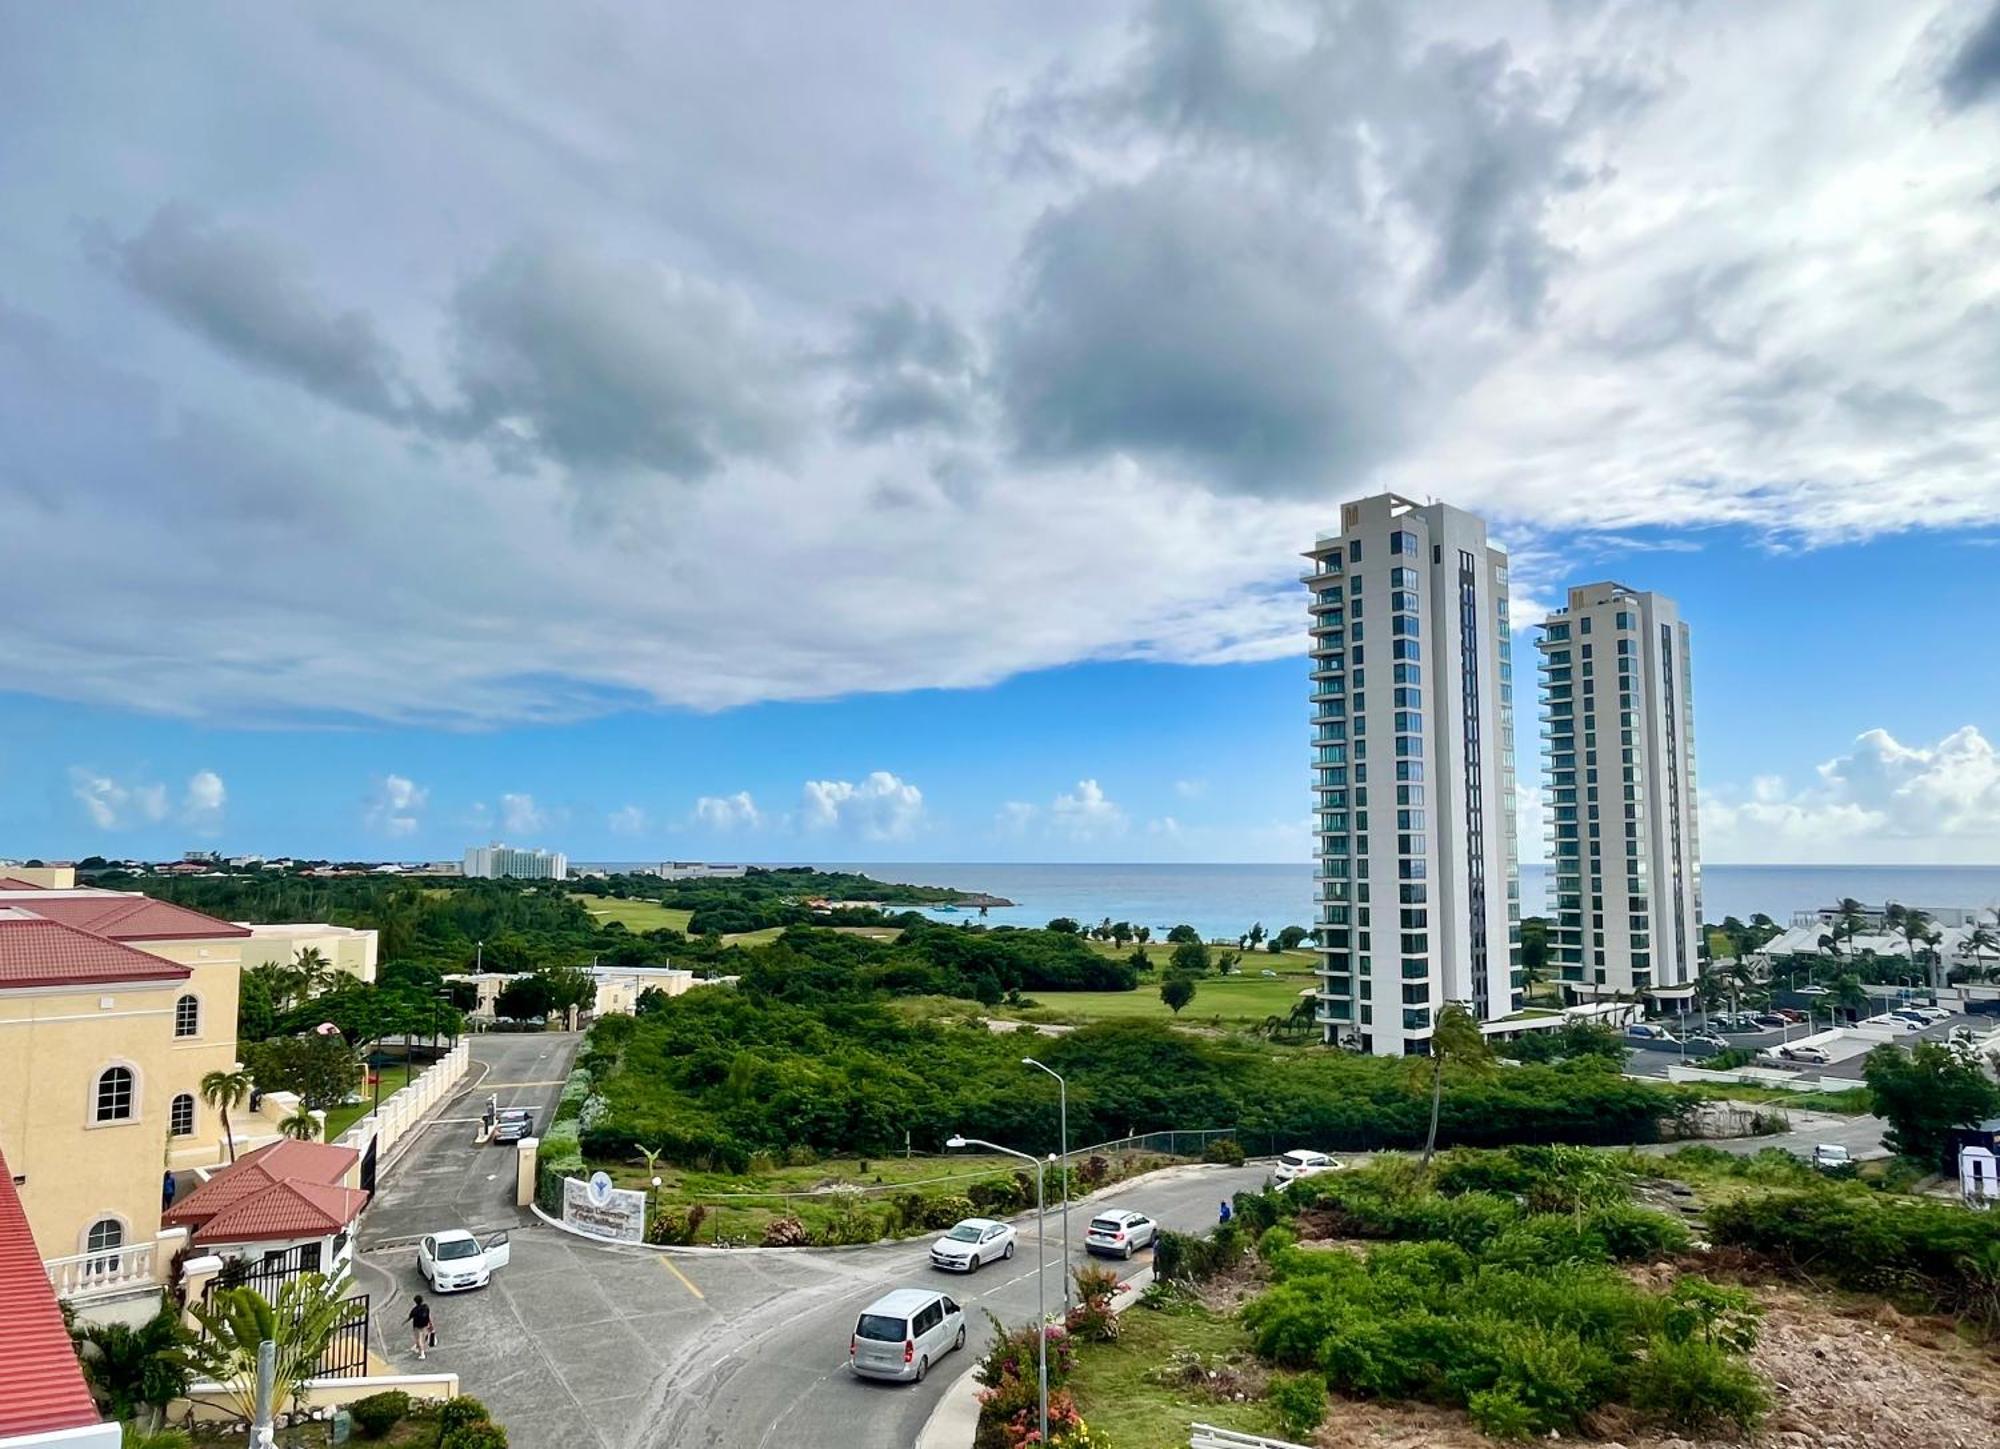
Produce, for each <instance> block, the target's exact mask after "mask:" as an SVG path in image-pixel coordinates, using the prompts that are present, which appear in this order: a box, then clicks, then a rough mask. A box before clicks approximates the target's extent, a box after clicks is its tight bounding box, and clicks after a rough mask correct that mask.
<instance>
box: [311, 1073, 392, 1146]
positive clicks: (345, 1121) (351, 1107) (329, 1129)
mask: <svg viewBox="0 0 2000 1449" xmlns="http://www.w3.org/2000/svg"><path fill="white" fill-rule="evenodd" d="M383 1085H384V1086H387V1085H388V1083H386V1082H385V1083H383ZM373 1106H374V1099H373V1098H372V1097H363V1098H362V1100H360V1101H359V1102H342V1103H341V1104H340V1105H339V1106H337V1107H329V1108H327V1109H326V1140H327V1141H328V1142H338V1141H339V1140H340V1134H341V1133H343V1132H345V1131H346V1130H347V1129H348V1128H350V1127H352V1126H353V1125H354V1124H355V1123H356V1122H359V1121H360V1120H361V1119H362V1118H363V1117H366V1116H367V1115H368V1112H369V1109H370V1108H371V1107H373Z"/></svg>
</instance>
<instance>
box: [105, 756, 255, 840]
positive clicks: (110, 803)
mask: <svg viewBox="0 0 2000 1449" xmlns="http://www.w3.org/2000/svg"><path fill="white" fill-rule="evenodd" d="M218 783H220V782H219V781H218ZM69 784H70V794H71V795H72V796H74V797H75V799H76V802H77V803H78V804H79V805H81V806H82V807H83V813H84V814H85V815H86V816H88V817H89V819H90V823H91V824H93V825H95V826H96V827H97V828H98V829H99V830H123V829H125V828H127V827H129V826H133V825H157V824H158V823H159V822H160V821H162V820H164V819H166V818H167V787H166V786H165V785H145V784H125V783H123V782H121V781H119V780H117V779H115V778H114V777H112V776H110V775H104V774H100V773H98V772H96V771H94V770H90V769H86V768H85V767H84V766H82V765H72V766H70V771H69Z"/></svg>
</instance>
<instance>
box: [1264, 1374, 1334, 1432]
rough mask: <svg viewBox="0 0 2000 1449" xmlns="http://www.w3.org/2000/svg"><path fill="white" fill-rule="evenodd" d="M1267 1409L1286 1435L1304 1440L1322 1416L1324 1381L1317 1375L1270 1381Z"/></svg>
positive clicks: (1294, 1376)
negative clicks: (1272, 1413) (1274, 1415)
mask: <svg viewBox="0 0 2000 1449" xmlns="http://www.w3.org/2000/svg"><path fill="white" fill-rule="evenodd" d="M1271 1407H1272V1408H1274V1409H1276V1410H1277V1412H1278V1423H1279V1425H1280V1427H1282V1428H1283V1430H1284V1432H1285V1433H1286V1434H1288V1435H1290V1436H1291V1437H1292V1438H1295V1439H1304V1438H1306V1437H1307V1436H1309V1435H1310V1434H1311V1433H1312V1431H1313V1430H1315V1429H1317V1428H1318V1427H1319V1424H1320V1420H1322V1419H1324V1418H1325V1417H1326V1380H1325V1379H1323V1378H1321V1377H1320V1376H1319V1375H1318V1374H1283V1375H1280V1376H1279V1377H1277V1378H1274V1379H1272V1380H1271Z"/></svg>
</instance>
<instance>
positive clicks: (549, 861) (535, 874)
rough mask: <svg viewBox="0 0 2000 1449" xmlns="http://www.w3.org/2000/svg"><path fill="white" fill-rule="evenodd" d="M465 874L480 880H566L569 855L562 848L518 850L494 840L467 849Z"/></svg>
mask: <svg viewBox="0 0 2000 1449" xmlns="http://www.w3.org/2000/svg"><path fill="white" fill-rule="evenodd" d="M465 873H466V874H467V875H469V876H472V877H475V878H476V879H479V880H567V879H568V878H569V857H568V856H566V855H564V854H563V853H562V852H561V851H559V850H516V849H515V848H514V847H513V846H511V845H502V844H500V843H499V842H498V841H495V842H494V843H493V844H491V845H475V846H472V847H471V848H470V849H468V850H467V851H466V852H465Z"/></svg>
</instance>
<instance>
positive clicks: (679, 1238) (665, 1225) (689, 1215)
mask: <svg viewBox="0 0 2000 1449" xmlns="http://www.w3.org/2000/svg"><path fill="white" fill-rule="evenodd" d="M707 1218H708V1209H707V1208H705V1207H703V1206H702V1205H701V1204H700V1203H691V1204H690V1205H689V1206H688V1207H687V1208H686V1209H681V1208H663V1209H661V1210H660V1211H659V1212H657V1213H654V1214H653V1220H652V1221H651V1222H650V1223H648V1224H646V1241H647V1242H649V1243H659V1244H661V1245H662V1246H665V1247H686V1246H687V1245H688V1244H690V1243H692V1242H693V1241H694V1239H695V1234H697V1233H699V1232H700V1231H701V1225H702V1223H703V1222H705V1221H707Z"/></svg>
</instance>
